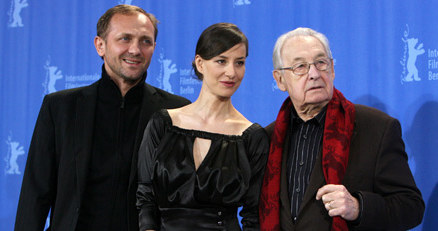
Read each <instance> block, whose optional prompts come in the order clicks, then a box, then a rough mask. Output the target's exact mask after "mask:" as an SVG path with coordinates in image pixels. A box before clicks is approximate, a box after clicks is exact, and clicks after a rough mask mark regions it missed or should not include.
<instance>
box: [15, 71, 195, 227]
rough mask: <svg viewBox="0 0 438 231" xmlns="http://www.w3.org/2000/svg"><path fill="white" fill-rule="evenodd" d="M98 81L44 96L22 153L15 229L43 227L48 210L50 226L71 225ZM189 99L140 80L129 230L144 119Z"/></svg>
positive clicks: (134, 222)
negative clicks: (23, 164) (26, 150)
mask: <svg viewBox="0 0 438 231" xmlns="http://www.w3.org/2000/svg"><path fill="white" fill-rule="evenodd" d="M99 81H100V80H99ZM99 81H98V82H96V83H94V84H92V85H90V86H86V87H81V88H76V89H70V90H64V91H60V92H56V93H53V94H50V95H47V96H46V97H45V98H44V100H43V103H42V106H41V109H40V113H39V115H38V119H37V122H36V125H35V130H34V133H33V136H32V141H31V144H30V148H29V153H28V157H27V163H26V168H25V172H24V177H23V183H22V187H21V193H20V199H19V203H18V209H17V216H16V221H15V230H17V231H22V230H23V231H24V230H26V231H27V230H29V231H30V230H43V228H44V224H45V221H46V218H47V214H48V212H49V209H50V210H51V216H50V229H51V230H62V231H67V230H75V227H76V223H77V220H78V215H79V211H80V207H81V199H82V196H83V193H84V190H85V186H86V179H87V174H88V171H87V169H88V168H89V164H90V161H89V160H90V155H91V151H92V150H91V148H92V141H93V129H94V118H95V109H96V102H97V101H96V100H97V86H98V83H99ZM188 103H190V101H188V100H187V99H185V98H182V97H179V96H176V95H172V94H170V93H167V92H165V91H163V90H160V89H158V88H155V87H152V86H150V85H148V84H145V85H144V94H143V101H142V108H141V112H140V120H139V124H138V129H137V132H136V140H135V147H134V155H133V158H132V164H131V173H130V179H129V189H128V195H127V196H128V198H127V199H128V219H129V221H128V225H129V230H138V213H137V209H136V207H135V201H136V195H135V194H136V190H137V152H138V148H139V146H140V142H141V140H142V136H143V131H144V129H145V127H146V124H147V122H148V121H149V118H150V117H151V115H152V114H153V113H154V112H155V111H157V110H160V109H162V108H176V107H181V106H183V105H186V104H188Z"/></svg>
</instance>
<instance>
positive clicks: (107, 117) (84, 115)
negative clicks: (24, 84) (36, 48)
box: [15, 5, 189, 231]
mask: <svg viewBox="0 0 438 231" xmlns="http://www.w3.org/2000/svg"><path fill="white" fill-rule="evenodd" d="M157 22H158V21H157V19H156V18H155V17H154V16H153V15H152V14H150V13H146V12H145V11H144V10H143V9H141V8H139V7H136V6H129V5H119V6H115V7H113V8H111V9H109V10H108V11H107V12H106V13H105V14H104V15H102V17H101V18H100V19H99V21H98V23H97V36H96V37H95V39H94V45H95V47H96V50H97V53H98V54H99V56H100V57H102V59H103V61H104V64H103V66H102V78H101V79H100V80H99V81H97V82H96V83H94V84H92V85H90V86H86V87H82V88H76V89H70V90H65V91H60V92H56V93H53V94H50V95H47V96H46V97H45V98H44V101H43V104H42V106H41V110H40V114H39V116H38V120H37V122H36V125H35V131H34V134H33V137H32V142H31V145H30V148H29V154H28V158H27V163H26V169H25V173H24V177H23V184H22V187H21V194H20V201H19V203H18V210H17V217H16V222H15V230H17V231H21V230H43V229H44V223H45V221H46V218H47V214H48V212H49V210H50V211H51V216H50V228H49V229H50V230H63V231H67V230H71V231H73V230H114V231H116V230H117V231H126V230H138V215H137V209H136V207H135V201H136V196H135V193H136V191H137V174H136V173H137V152H138V149H139V146H140V142H141V140H142V137H143V130H144V128H145V127H146V124H147V122H148V121H149V118H150V117H151V115H152V114H153V113H154V112H155V111H157V110H160V109H162V108H175V107H180V106H183V105H185V104H188V103H189V101H188V100H187V99H184V98H182V97H179V96H176V95H172V94H170V93H168V92H165V91H163V90H160V89H158V88H155V87H152V86H150V85H149V84H146V83H145V79H146V71H147V69H148V67H149V64H150V62H151V58H152V54H153V52H154V50H155V44H156V43H155V39H156V37H157V32H158V31H157Z"/></svg>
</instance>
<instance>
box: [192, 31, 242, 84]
mask: <svg viewBox="0 0 438 231" xmlns="http://www.w3.org/2000/svg"><path fill="white" fill-rule="evenodd" d="M239 43H244V44H245V46H246V56H248V39H247V38H246V36H245V35H244V34H243V33H242V31H240V29H239V28H238V27H237V26H236V25H234V24H232V23H216V24H213V25H211V26H209V27H208V28H207V29H205V30H204V31H203V32H202V34H201V36H200V37H199V39H198V43H197V44H196V52H195V56H196V55H199V56H201V58H203V59H205V60H210V59H212V58H213V57H215V56H218V55H220V54H222V53H223V52H225V51H227V50H229V49H230V48H232V47H233V46H235V45H237V44H239ZM192 67H193V70H194V71H195V74H196V76H197V77H198V79H200V80H202V79H203V76H202V74H201V73H200V72H199V71H198V70H197V68H196V63H195V60H193V62H192Z"/></svg>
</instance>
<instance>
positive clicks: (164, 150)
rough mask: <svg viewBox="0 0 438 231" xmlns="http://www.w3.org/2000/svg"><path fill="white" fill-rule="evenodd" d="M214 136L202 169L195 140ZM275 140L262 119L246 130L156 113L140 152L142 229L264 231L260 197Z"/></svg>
mask: <svg viewBox="0 0 438 231" xmlns="http://www.w3.org/2000/svg"><path fill="white" fill-rule="evenodd" d="M197 137H199V138H204V139H210V140H211V146H210V149H209V151H208V153H207V155H206V156H205V158H204V160H203V161H202V163H201V164H200V165H199V167H198V169H196V168H195V164H194V159H193V143H194V141H195V139H196V138H197ZM268 152H269V141H268V136H267V134H266V132H265V130H264V129H263V128H262V127H261V126H260V125H259V124H256V123H255V124H252V125H251V126H250V127H248V128H247V129H246V130H245V131H244V132H243V133H242V135H224V134H217V133H210V132H205V131H198V130H188V129H183V128H179V127H176V126H173V125H172V120H171V118H170V116H169V114H168V113H167V111H166V110H162V111H159V112H157V113H156V114H154V116H153V117H152V119H151V120H150V121H149V124H148V126H147V127H146V129H145V133H144V136H143V140H142V144H141V147H140V150H139V156H138V184H139V186H138V190H137V208H138V209H139V223H140V224H139V225H140V231H143V230H146V229H155V230H171V231H174V230H190V231H195V230H241V229H240V226H239V222H238V219H237V209H238V207H240V206H243V207H242V210H241V212H240V215H241V216H242V221H241V222H242V227H243V230H259V219H258V202H259V194H260V189H261V183H262V178H263V171H264V167H265V164H266V161H267V156H268Z"/></svg>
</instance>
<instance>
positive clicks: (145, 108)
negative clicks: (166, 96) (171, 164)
mask: <svg viewBox="0 0 438 231" xmlns="http://www.w3.org/2000/svg"><path fill="white" fill-rule="evenodd" d="M155 92H156V90H155V89H154V88H153V87H152V86H150V85H149V84H146V83H145V85H144V94H143V101H142V106H141V109H140V119H139V121H138V127H137V132H136V137H135V143H134V153H133V155H132V162H131V173H130V176H129V186H128V188H131V184H132V183H137V182H135V181H136V177H135V176H136V174H137V160H138V153H137V152H138V149H139V148H140V144H141V141H142V138H143V133H144V129H145V128H146V125H147V123H148V121H149V119H150V118H151V116H152V114H153V113H154V112H155V111H157V110H159V109H160V108H161V107H162V106H161V107H160V105H159V103H158V101H159V99H158V96H157V95H156V94H155ZM135 189H137V188H135Z"/></svg>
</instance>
